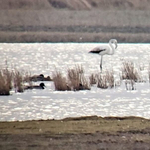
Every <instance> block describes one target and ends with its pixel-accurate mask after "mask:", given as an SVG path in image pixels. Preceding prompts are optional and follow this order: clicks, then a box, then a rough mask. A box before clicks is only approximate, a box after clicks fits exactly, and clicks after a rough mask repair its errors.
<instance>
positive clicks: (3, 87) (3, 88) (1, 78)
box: [0, 69, 12, 95]
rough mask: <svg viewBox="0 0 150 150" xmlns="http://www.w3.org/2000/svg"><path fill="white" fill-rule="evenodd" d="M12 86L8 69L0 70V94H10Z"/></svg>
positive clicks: (10, 73)
mask: <svg viewBox="0 0 150 150" xmlns="http://www.w3.org/2000/svg"><path fill="white" fill-rule="evenodd" d="M11 88H12V72H11V71H9V70H8V69H1V70H0V95H10V90H11Z"/></svg>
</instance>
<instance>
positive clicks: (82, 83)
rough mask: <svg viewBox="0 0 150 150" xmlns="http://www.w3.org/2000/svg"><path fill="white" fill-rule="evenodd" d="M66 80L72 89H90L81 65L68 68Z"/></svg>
mask: <svg viewBox="0 0 150 150" xmlns="http://www.w3.org/2000/svg"><path fill="white" fill-rule="evenodd" d="M68 82H69V85H70V87H71V88H72V90H74V91H78V90H90V85H89V82H88V80H87V79H86V77H85V76H84V69H83V67H82V66H75V68H73V69H68Z"/></svg>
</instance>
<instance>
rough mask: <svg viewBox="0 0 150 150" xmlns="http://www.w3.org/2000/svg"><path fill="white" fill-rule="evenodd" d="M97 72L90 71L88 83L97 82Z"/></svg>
mask: <svg viewBox="0 0 150 150" xmlns="http://www.w3.org/2000/svg"><path fill="white" fill-rule="evenodd" d="M97 76H98V75H97V74H94V73H92V74H91V75H90V76H89V80H90V84H91V85H93V84H96V83H97Z"/></svg>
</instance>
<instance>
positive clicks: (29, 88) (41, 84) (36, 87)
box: [24, 83, 46, 90]
mask: <svg viewBox="0 0 150 150" xmlns="http://www.w3.org/2000/svg"><path fill="white" fill-rule="evenodd" d="M45 87H46V86H45V84H44V83H40V84H39V85H34V86H32V85H31V86H26V87H24V90H32V89H45Z"/></svg>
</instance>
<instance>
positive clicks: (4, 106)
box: [0, 43, 150, 121]
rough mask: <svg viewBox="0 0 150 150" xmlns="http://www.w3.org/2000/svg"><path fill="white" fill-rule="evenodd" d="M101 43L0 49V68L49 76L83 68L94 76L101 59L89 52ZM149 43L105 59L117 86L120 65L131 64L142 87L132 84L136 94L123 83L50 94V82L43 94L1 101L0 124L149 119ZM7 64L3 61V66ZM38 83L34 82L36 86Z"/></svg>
mask: <svg viewBox="0 0 150 150" xmlns="http://www.w3.org/2000/svg"><path fill="white" fill-rule="evenodd" d="M101 44H102V43H83V44H81V43H65V44H64V43H57V44H56V43H53V44H52V43H41V44H40V43H33V44H22V43H20V44H5V43H1V44H0V58H1V59H0V67H1V68H2V67H5V66H6V63H7V66H8V67H9V68H17V69H18V70H21V71H22V70H25V71H30V72H31V74H32V75H34V74H44V75H45V76H47V75H50V76H52V73H53V72H55V71H56V69H57V70H60V71H61V72H62V73H63V74H64V75H65V74H66V70H67V69H68V68H72V67H75V65H77V64H78V65H82V66H83V68H84V71H85V75H86V76H87V77H88V76H89V75H90V74H91V73H99V61H100V56H99V55H94V54H89V53H88V52H89V51H90V50H91V49H92V48H93V47H95V46H97V45H101ZM149 56H150V44H118V49H117V50H116V52H115V54H114V55H113V56H111V55H109V56H104V59H103V69H104V70H112V69H113V70H114V74H115V80H116V82H117V81H119V77H120V74H121V69H122V63H123V62H124V61H132V62H134V63H135V65H136V68H139V70H140V73H141V75H142V78H143V80H144V81H145V82H141V83H135V88H136V89H135V90H126V87H125V83H124V82H122V83H121V86H118V87H116V88H113V89H99V88H97V87H96V86H92V88H91V90H87V91H86V90H85V91H77V92H73V91H55V90H54V85H53V82H45V85H46V89H44V90H28V91H25V92H24V93H15V92H13V93H12V95H11V96H0V121H13V120H33V119H34V120H36V119H52V118H54V119H61V118H65V117H75V116H85V115H86V116H87V115H98V116H141V117H145V118H150V109H149V108H150V85H149V80H148V68H149V63H150V57H149ZM6 60H7V61H6ZM35 84H39V83H35Z"/></svg>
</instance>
